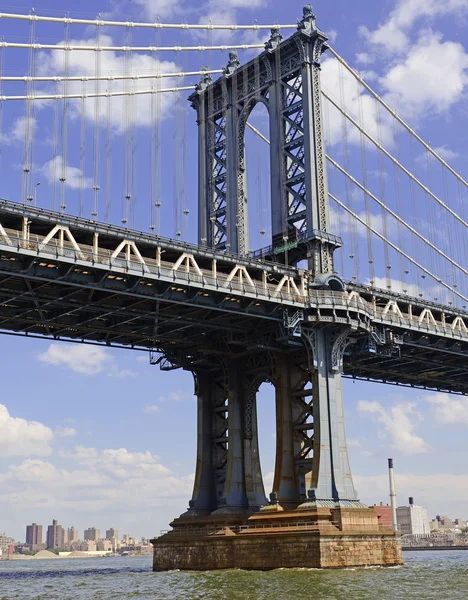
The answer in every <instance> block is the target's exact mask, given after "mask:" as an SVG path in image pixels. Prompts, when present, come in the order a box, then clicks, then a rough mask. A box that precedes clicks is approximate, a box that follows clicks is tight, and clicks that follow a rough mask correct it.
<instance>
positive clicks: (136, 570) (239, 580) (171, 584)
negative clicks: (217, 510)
mask: <svg viewBox="0 0 468 600" xmlns="http://www.w3.org/2000/svg"><path fill="white" fill-rule="evenodd" d="M127 598H130V599H134V600H160V599H161V600H162V599H174V600H195V599H202V598H203V599H210V600H211V599H213V600H215V599H216V600H257V599H258V600H285V599H290V598H291V599H296V598H301V599H308V598H311V599H314V600H400V599H401V600H429V599H431V600H432V599H434V600H468V551H458V552H455V551H454V552H451V551H441V552H436V551H430V552H407V553H405V565H404V566H403V567H398V568H390V569H384V568H370V569H346V570H336V571H319V570H314V569H293V570H283V569H279V570H276V571H269V572H257V571H238V570H230V571H217V572H195V573H194V572H191V573H190V572H179V571H173V572H169V573H153V572H152V571H151V558H150V557H127V558H99V559H97V558H88V559H60V560H35V561H0V600H13V599H21V600H108V599H109V600H110V599H112V600H124V599H127Z"/></svg>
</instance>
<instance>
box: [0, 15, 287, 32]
mask: <svg viewBox="0 0 468 600" xmlns="http://www.w3.org/2000/svg"><path fill="white" fill-rule="evenodd" d="M0 19H14V20H19V21H43V22H46V23H69V24H72V25H95V26H101V27H104V26H105V27H142V28H147V29H208V30H210V29H224V30H231V31H237V30H239V31H245V30H253V31H255V30H260V29H297V23H296V24H295V25H291V24H289V25H278V24H276V25H258V23H255V24H254V25H236V24H224V23H223V24H216V25H214V24H213V23H211V21H210V23H209V24H208V23H207V24H201V23H196V24H190V25H188V24H187V23H161V22H160V21H156V22H152V23H151V22H138V21H136V22H133V21H106V20H103V19H74V18H70V17H47V16H39V15H36V14H29V15H22V14H19V13H0Z"/></svg>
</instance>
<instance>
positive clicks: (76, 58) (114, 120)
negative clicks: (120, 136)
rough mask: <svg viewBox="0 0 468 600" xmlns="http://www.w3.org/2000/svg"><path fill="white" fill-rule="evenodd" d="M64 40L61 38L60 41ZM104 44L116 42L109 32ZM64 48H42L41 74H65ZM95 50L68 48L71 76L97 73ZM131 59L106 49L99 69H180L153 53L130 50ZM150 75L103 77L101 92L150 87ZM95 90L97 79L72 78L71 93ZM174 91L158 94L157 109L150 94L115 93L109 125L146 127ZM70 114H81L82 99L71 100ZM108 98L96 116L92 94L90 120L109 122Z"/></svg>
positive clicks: (162, 82) (163, 111)
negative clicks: (131, 78)
mask: <svg viewBox="0 0 468 600" xmlns="http://www.w3.org/2000/svg"><path fill="white" fill-rule="evenodd" d="M60 44H63V42H58V45H60ZM70 44H71V45H75V46H94V45H97V41H96V39H95V38H87V39H80V40H70ZM100 44H101V46H112V45H115V44H114V42H113V40H112V38H111V37H110V36H108V35H101V38H100ZM62 54H63V53H62V52H57V51H54V50H52V51H50V52H41V53H40V57H38V75H54V74H57V75H63V56H62ZM95 54H96V53H95V52H94V51H93V50H71V51H70V52H69V74H70V76H72V75H75V76H78V75H79V76H83V77H86V76H92V75H95V69H96V62H95ZM128 56H129V58H128V62H127V58H126V53H122V54H118V53H117V52H110V51H105V52H101V53H100V61H101V62H100V69H101V74H102V75H125V73H126V72H127V68H128V69H130V71H131V74H132V75H138V74H141V75H143V74H146V75H148V74H153V73H176V72H178V71H180V67H178V66H177V65H176V64H175V63H174V62H171V61H163V60H157V59H156V58H153V57H152V56H150V54H135V53H128ZM156 81H157V83H156V84H155V88H156V89H157V87H160V88H172V87H180V86H181V85H182V84H181V80H180V79H177V80H176V79H173V78H164V79H157V80H156ZM150 89H151V80H150V79H139V80H137V79H136V80H130V81H128V80H127V81H125V80H119V81H113V82H110V83H109V82H107V81H101V82H100V85H99V92H100V93H105V92H107V91H109V92H119V91H120V92H122V91H127V90H135V91H138V90H140V91H141V90H150ZM44 91H47V92H49V93H55V88H50V87H49V88H45V90H44ZM83 92H84V93H86V94H93V93H95V92H96V82H95V81H88V82H85V83H83V82H81V81H80V82H69V83H68V89H67V93H68V94H82V93H83ZM174 99H175V95H174V94H171V93H162V94H156V95H155V100H154V111H153V112H152V110H151V107H152V102H151V95H150V94H145V95H140V96H133V99H132V97H131V96H126V97H112V98H110V104H111V112H110V125H111V127H112V128H113V130H114V131H115V132H117V133H122V132H124V131H125V130H126V128H127V127H129V126H131V125H134V126H136V127H146V126H148V125H151V124H152V123H153V122H154V121H157V120H158V119H163V118H164V117H165V116H166V115H167V114H168V113H169V112H170V111H171V109H172V106H173V104H174ZM70 106H71V115H72V116H75V117H76V116H78V115H79V114H81V100H79V99H78V100H73V99H72V100H70ZM107 106H108V99H106V98H100V99H99V102H98V112H97V117H96V114H95V109H96V101H95V99H94V98H89V99H87V100H86V102H85V109H84V110H85V115H86V118H87V119H88V120H89V121H93V122H94V121H97V122H98V123H100V124H101V125H105V124H106V123H107Z"/></svg>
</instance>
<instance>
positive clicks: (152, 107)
mask: <svg viewBox="0 0 468 600" xmlns="http://www.w3.org/2000/svg"><path fill="white" fill-rule="evenodd" d="M155 61H156V59H155V56H154V52H152V53H151V73H152V74H153V75H155ZM155 83H156V79H151V92H152V94H151V96H150V166H149V171H148V172H149V174H150V210H149V219H150V224H149V230H150V231H151V233H154V212H155V205H154V204H155V196H156V186H155V184H156V182H155V170H156V94H155V93H154V91H155Z"/></svg>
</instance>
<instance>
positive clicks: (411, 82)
mask: <svg viewBox="0 0 468 600" xmlns="http://www.w3.org/2000/svg"><path fill="white" fill-rule="evenodd" d="M380 84H381V85H382V87H383V89H384V90H385V92H386V96H385V97H386V100H388V101H389V102H390V103H391V104H392V105H393V106H396V107H397V108H398V109H399V110H400V111H401V112H403V113H404V114H405V115H407V116H410V117H412V118H418V117H420V116H421V114H424V113H427V112H430V113H441V112H444V111H446V110H448V109H449V108H451V106H452V105H453V104H455V103H456V102H458V101H459V100H460V99H461V98H462V95H463V92H464V90H465V87H466V85H467V84H468V54H467V53H466V52H465V49H464V48H463V46H462V45H461V44H459V43H455V42H450V41H443V40H442V35H441V34H439V33H436V32H433V31H424V32H423V34H422V35H421V36H420V37H419V39H418V41H417V42H416V44H415V45H414V46H412V48H411V49H410V50H409V52H408V54H407V55H406V56H405V59H404V60H403V61H402V62H400V63H398V64H397V65H395V66H393V67H392V68H391V69H390V70H389V71H388V72H387V73H386V74H385V75H384V76H383V77H382V78H381V80H380Z"/></svg>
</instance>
